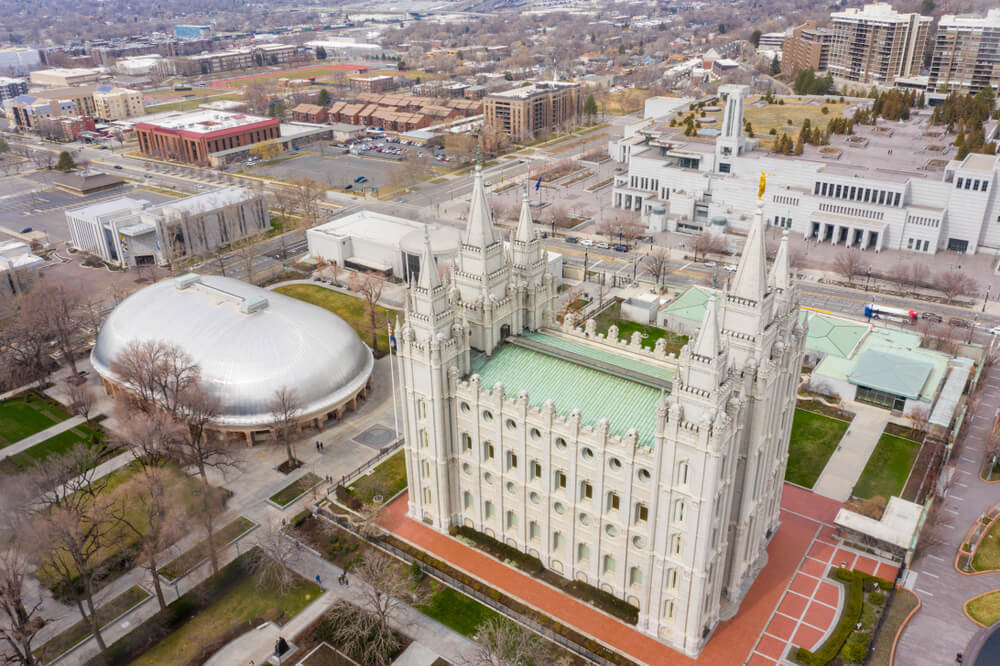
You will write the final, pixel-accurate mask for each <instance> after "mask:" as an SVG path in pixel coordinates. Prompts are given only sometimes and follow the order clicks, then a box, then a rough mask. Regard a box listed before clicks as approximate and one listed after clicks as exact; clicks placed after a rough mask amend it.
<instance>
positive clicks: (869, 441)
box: [813, 402, 889, 502]
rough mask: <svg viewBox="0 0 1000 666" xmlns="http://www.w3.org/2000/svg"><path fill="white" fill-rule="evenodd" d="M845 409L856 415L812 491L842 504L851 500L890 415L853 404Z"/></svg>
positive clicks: (856, 403) (876, 408)
mask: <svg viewBox="0 0 1000 666" xmlns="http://www.w3.org/2000/svg"><path fill="white" fill-rule="evenodd" d="M846 409H848V410H850V411H852V412H854V413H855V416H854V420H853V421H851V425H850V426H848V428H847V432H845V433H844V437H843V439H841V440H840V444H838V445H837V449H836V450H835V451H834V452H833V455H832V456H830V460H828V461H827V463H826V467H824V468H823V472H822V473H821V474H820V476H819V479H817V480H816V485H815V486H813V492H816V493H819V494H820V495H823V496H824V497H829V498H831V499H835V500H837V501H839V502H845V501H847V499H848V498H850V496H851V491H852V490H854V484H855V483H857V481H858V477H860V476H861V472H863V471H864V469H865V465H867V464H868V458H869V456H871V454H872V451H874V450H875V446H876V445H877V444H878V440H879V437H881V436H882V431H883V430H885V426H886V424H887V423H888V422H889V412H887V411H886V410H884V409H879V408H878V407H872V406H870V405H863V404H861V403H858V402H851V403H850V404H849V405H848V406H847V407H846Z"/></svg>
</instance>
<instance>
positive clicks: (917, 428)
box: [906, 407, 931, 439]
mask: <svg viewBox="0 0 1000 666" xmlns="http://www.w3.org/2000/svg"><path fill="white" fill-rule="evenodd" d="M930 418H931V413H930V410H928V409H927V408H926V407H917V408H916V409H914V410H913V411H912V412H910V413H909V414H908V415H907V416H906V419H907V420H908V421H909V422H910V427H911V428H913V430H914V432H916V433H918V434H919V435H920V437H921V439H922V438H923V436H924V435H926V434H927V426H928V425H929V423H930Z"/></svg>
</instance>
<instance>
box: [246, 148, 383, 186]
mask: <svg viewBox="0 0 1000 666" xmlns="http://www.w3.org/2000/svg"><path fill="white" fill-rule="evenodd" d="M392 166H395V164H394V163H392V162H390V161H389V160H386V159H382V158H374V157H361V156H359V155H346V154H345V155H338V156H323V155H300V156H298V157H295V158H293V159H290V160H285V161H283V162H278V163H276V164H267V165H260V166H256V167H254V168H252V169H249V172H250V173H254V174H258V173H259V174H261V175H264V176H268V177H270V178H279V179H281V180H298V179H302V178H308V179H310V180H313V181H316V182H317V183H319V184H320V185H325V186H327V187H337V188H342V187H344V186H345V185H347V184H350V185H351V186H352V188H356V187H358V185H356V184H355V183H354V179H355V178H358V177H359V176H364V177H365V178H367V179H368V181H367V182H365V183H364V185H363V186H364V187H368V188H372V187H376V188H380V187H383V186H385V181H386V176H387V171H388V168H389V167H392Z"/></svg>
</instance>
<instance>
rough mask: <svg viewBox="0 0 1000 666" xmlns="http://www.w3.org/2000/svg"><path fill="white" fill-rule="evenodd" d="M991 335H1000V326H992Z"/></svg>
mask: <svg viewBox="0 0 1000 666" xmlns="http://www.w3.org/2000/svg"><path fill="white" fill-rule="evenodd" d="M990 335H1000V326H994V327H993V328H991V329H990Z"/></svg>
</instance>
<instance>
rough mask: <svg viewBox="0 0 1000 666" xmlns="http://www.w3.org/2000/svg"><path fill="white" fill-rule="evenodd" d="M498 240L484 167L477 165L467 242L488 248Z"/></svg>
mask: <svg viewBox="0 0 1000 666" xmlns="http://www.w3.org/2000/svg"><path fill="white" fill-rule="evenodd" d="M497 240H498V238H497V232H496V229H495V228H494V227H493V211H491V210H490V202H489V201H487V199H486V187H485V186H484V185H483V169H482V167H480V166H479V165H478V164H477V165H476V172H475V177H474V178H473V181H472V201H471V202H470V203H469V225H468V227H466V229H465V244H466V245H471V246H473V247H478V248H487V247H489V246H490V245H493V244H494V243H496V242H497Z"/></svg>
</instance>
